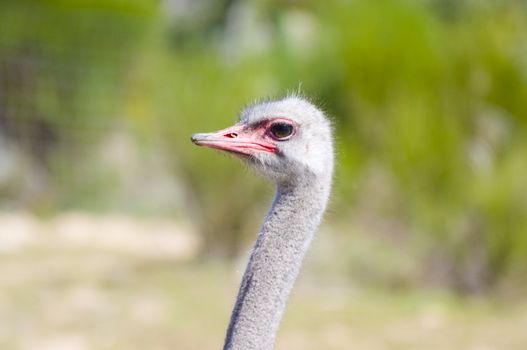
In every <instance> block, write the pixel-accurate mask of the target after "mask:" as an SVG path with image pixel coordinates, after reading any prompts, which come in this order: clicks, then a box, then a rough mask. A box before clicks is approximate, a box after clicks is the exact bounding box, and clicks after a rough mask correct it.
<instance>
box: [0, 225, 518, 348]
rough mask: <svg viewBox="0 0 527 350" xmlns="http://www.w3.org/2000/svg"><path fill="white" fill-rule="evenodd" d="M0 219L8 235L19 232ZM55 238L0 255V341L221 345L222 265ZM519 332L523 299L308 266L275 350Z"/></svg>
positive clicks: (450, 341) (408, 343) (225, 296)
mask: <svg viewBox="0 0 527 350" xmlns="http://www.w3.org/2000/svg"><path fill="white" fill-rule="evenodd" d="M106 220H107V219H106ZM2 227H4V229H3V230H2V231H1V232H0V236H1V237H4V238H5V237H7V236H9V235H11V236H10V237H11V238H10V241H11V242H13V241H14V239H13V237H14V236H17V234H14V233H13V231H12V232H11V233H6V231H5V227H6V226H5V225H4V226H2ZM19 232H22V231H19ZM140 235H146V236H148V237H151V238H152V239H153V240H154V241H155V240H156V238H155V233H147V232H144V233H140V232H137V233H136V236H134V235H131V236H130V238H129V239H130V240H132V241H133V240H139V241H141V239H142V238H141V237H140ZM102 236H103V234H102V232H98V233H97V234H94V237H99V239H101V238H100V237H102ZM27 237H31V235H28V236H27ZM27 237H26V238H27ZM64 237H65V236H64V235H58V234H56V233H53V232H42V236H41V237H38V239H36V240H35V239H30V240H28V241H27V242H30V241H31V242H33V243H31V244H29V243H28V244H21V243H18V245H17V247H18V248H16V249H15V248H13V249H10V250H5V251H3V252H2V253H1V255H0V348H1V349H6V350H10V349H23V350H30V349H39V350H87V349H127V350H134V349H182V350H194V349H195V350H198V349H199V350H205V349H219V348H220V347H221V343H222V338H223V335H224V328H225V326H226V322H227V318H228V316H229V312H230V308H231V304H232V302H233V298H234V293H235V291H236V288H237V284H238V278H239V276H238V275H237V273H235V272H234V271H233V270H232V269H231V268H228V267H226V266H218V265H200V264H193V263H190V262H188V261H187V262H184V261H183V260H181V259H182V258H181V257H178V256H177V254H176V255H170V254H160V255H159V256H155V254H150V253H148V254H147V253H144V251H143V250H141V249H138V248H137V244H135V243H133V242H131V246H132V247H135V248H133V249H130V250H126V249H124V248H123V247H122V246H119V245H115V244H87V243H86V242H85V243H83V244H80V243H79V241H78V240H70V241H68V240H67V239H65V238H64ZM33 238H34V237H33ZM143 238H144V237H143ZM68 242H69V243H68ZM83 242H84V241H83ZM141 242H143V241H141ZM181 242H183V241H181ZM189 242H190V241H189ZM122 244H123V245H125V242H122ZM181 244H183V243H181ZM180 248H183V247H180ZM145 249H146V248H145ZM175 251H177V249H175ZM185 257H186V258H188V255H186V256H185ZM306 271H309V266H308V267H307V269H306ZM525 329H527V302H526V303H522V304H518V303H517V302H515V304H512V303H511V304H507V303H506V302H503V301H502V302H495V301H492V300H488V299H461V298H457V297H453V296H449V295H444V294H440V293H437V292H436V293H431V292H426V291H416V292H405V293H393V294H389V293H387V292H382V293H381V292H374V291H365V290H360V289H356V288H354V287H353V286H352V285H350V284H342V285H339V286H336V285H316V278H312V276H308V273H307V272H306V273H305V274H304V276H303V277H302V278H301V280H300V283H299V285H298V288H297V289H296V290H295V293H294V295H293V297H292V299H291V302H290V304H289V307H288V311H287V313H286V317H285V320H284V323H283V326H282V328H281V331H280V334H279V337H278V342H277V349H278V350H295V349H299V350H300V349H302V350H309V349H313V350H315V349H365V350H373V349H452V350H456V349H464V350H465V349H467V350H491V349H500V350H501V349H510V350H514V349H525V348H526V347H527V336H526V335H525Z"/></svg>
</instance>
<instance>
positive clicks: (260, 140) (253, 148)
mask: <svg viewBox="0 0 527 350" xmlns="http://www.w3.org/2000/svg"><path fill="white" fill-rule="evenodd" d="M278 121H282V122H286V123H291V124H293V122H292V121H290V120H289V119H286V118H273V119H269V120H267V121H265V122H263V123H261V124H259V125H258V126H257V127H256V128H246V127H245V125H244V124H241V123H238V124H236V125H234V126H232V127H230V128H227V129H223V130H220V131H217V132H212V133H206V134H194V135H192V142H194V143H195V144H196V145H199V146H205V147H209V148H216V149H220V150H224V151H229V152H234V153H237V154H241V155H246V156H249V155H252V154H254V153H255V152H267V153H276V152H277V151H278V147H277V145H276V143H277V142H276V140H274V139H273V138H272V137H270V136H269V135H268V134H267V129H268V127H269V126H270V125H271V124H272V123H275V122H278Z"/></svg>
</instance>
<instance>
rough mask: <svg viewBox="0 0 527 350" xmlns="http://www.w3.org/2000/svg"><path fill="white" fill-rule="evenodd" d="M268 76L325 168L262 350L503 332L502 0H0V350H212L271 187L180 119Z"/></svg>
mask: <svg viewBox="0 0 527 350" xmlns="http://www.w3.org/2000/svg"><path fill="white" fill-rule="evenodd" d="M292 91H301V92H302V93H303V94H305V95H306V96H308V97H309V98H311V99H312V100H313V101H314V102H315V103H317V104H318V105H320V106H321V107H322V108H323V109H324V110H325V111H326V112H327V114H328V115H329V116H330V117H331V118H332V119H333V121H334V124H335V131H336V138H337V146H338V154H337V158H338V167H337V171H336V176H335V186H334V192H333V197H332V202H331V206H330V209H329V211H328V214H327V215H326V219H325V222H324V224H323V226H322V227H321V229H320V232H319V233H318V235H317V239H316V240H315V242H314V244H313V247H312V249H311V251H310V254H309V256H308V258H307V261H306V264H305V266H304V269H303V272H302V274H301V277H300V280H299V282H298V284H297V288H296V289H295V291H294V293H293V295H292V298H291V300H290V304H289V308H288V310H287V312H286V315H285V319H284V322H283V327H282V328H281V330H280V333H279V336H278V342H277V349H292V350H294V349H350V348H353V349H423V348H426V349H474V350H489V349H525V348H526V346H527V337H526V336H525V329H526V328H527V298H526V297H525V291H526V290H527V288H526V287H527V277H526V276H527V186H526V179H527V127H526V124H527V4H526V3H525V2H524V1H520V0H517V1H514V0H502V1H491V0H478V1H475V0H382V1H365V0H350V1H345V0H328V1H324V2H322V1H315V0H250V1H240V0H199V1H191V0H159V1H149V0H68V1H66V0H34V1H30V0H3V1H2V2H1V3H0V348H1V349H6V350H7V349H24V350H26V349H39V350H51V349H53V350H84V349H183V350H185V349H190V350H192V349H218V348H220V347H221V344H222V340H223V336H224V331H225V328H226V325H227V321H228V318H229V314H230V310H231V307H232V304H233V301H234V297H235V293H236V290H237V287H238V283H239V278H240V276H241V273H242V271H243V266H244V264H245V258H246V256H247V252H248V249H249V247H250V245H251V242H252V241H253V239H254V237H255V233H256V232H257V230H258V226H259V224H260V222H261V220H262V218H263V215H264V214H265V212H266V208H267V207H268V205H269V204H270V200H271V198H272V195H273V188H272V186H271V185H270V184H267V183H265V181H263V180H262V179H260V178H258V177H255V176H253V175H252V174H251V173H250V172H248V171H247V170H246V169H245V168H244V167H243V166H241V165H240V164H239V162H238V161H237V160H233V159H231V158H229V157H226V156H223V155H220V154H219V153H218V152H213V151H210V150H205V149H198V148H196V147H195V146H193V145H192V144H191V143H190V142H189V136H190V135H191V134H192V133H194V132H203V131H212V130H216V129H219V128H223V127H225V126H228V125H230V124H232V123H233V122H234V121H235V120H236V118H237V113H238V112H239V111H240V109H242V108H243V106H246V105H247V104H248V103H251V102H252V101H254V100H255V99H259V98H266V97H280V96H283V95H285V94H287V93H288V92H292Z"/></svg>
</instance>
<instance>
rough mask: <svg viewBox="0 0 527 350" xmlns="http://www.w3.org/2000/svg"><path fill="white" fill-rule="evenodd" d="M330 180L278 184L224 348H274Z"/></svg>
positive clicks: (243, 349)
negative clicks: (288, 299) (279, 326)
mask: <svg viewBox="0 0 527 350" xmlns="http://www.w3.org/2000/svg"><path fill="white" fill-rule="evenodd" d="M329 188H330V179H325V181H321V180H320V179H318V178H316V177H314V176H312V177H307V178H303V179H302V181H299V182H297V183H295V184H285V185H284V184H282V185H278V187H277V192H276V196H275V198H274V201H273V205H272V207H271V209H270V210H269V213H268V214H267V217H266V219H265V221H264V223H263V225H262V228H261V230H260V232H259V233H258V237H257V239H256V243H255V245H254V248H253V250H252V253H251V257H250V258H249V263H248V265H247V268H246V270H245V274H244V276H243V279H242V282H241V286H240V290H239V292H238V297H237V299H236V304H235V306H234V310H233V312H232V316H231V321H230V324H229V328H228V330H227V336H226V339H225V346H224V350H269V349H272V348H273V344H274V340H275V336H276V332H277V330H278V325H279V323H280V320H281V318H282V314H283V311H284V309H285V305H286V302H287V298H288V296H289V293H290V291H291V289H292V288H293V285H294V282H295V280H296V278H297V276H298V272H299V270H300V266H301V264H302V260H303V258H304V255H305V253H306V251H307V249H308V247H309V244H310V242H311V239H312V238H313V234H314V232H315V230H316V228H317V227H318V225H319V223H320V220H321V217H322V214H323V212H324V209H325V207H326V203H327V198H328V195H329Z"/></svg>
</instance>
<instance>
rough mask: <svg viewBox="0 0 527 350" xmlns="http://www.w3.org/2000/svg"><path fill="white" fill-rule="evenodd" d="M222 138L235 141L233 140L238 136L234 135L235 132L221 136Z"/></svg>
mask: <svg viewBox="0 0 527 350" xmlns="http://www.w3.org/2000/svg"><path fill="white" fill-rule="evenodd" d="M223 136H225V137H228V138H230V139H235V138H237V137H238V134H237V133H235V132H231V133H228V134H225V135H223Z"/></svg>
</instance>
